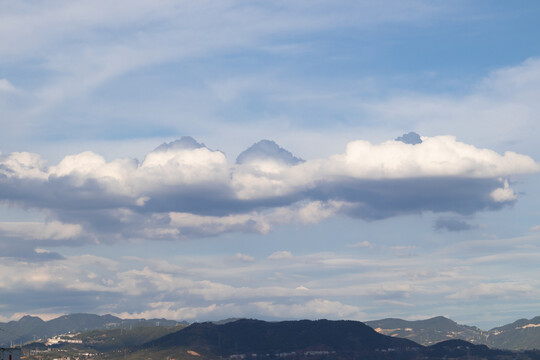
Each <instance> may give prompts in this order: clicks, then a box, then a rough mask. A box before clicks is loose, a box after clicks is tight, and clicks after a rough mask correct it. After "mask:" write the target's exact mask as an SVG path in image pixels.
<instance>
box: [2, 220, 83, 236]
mask: <svg viewBox="0 0 540 360" xmlns="http://www.w3.org/2000/svg"><path fill="white" fill-rule="evenodd" d="M81 234H82V226H80V225H78V224H62V223H61V222H58V221H53V222H47V223H37V222H0V236H4V237H14V238H22V239H23V240H48V239H51V240H65V239H73V238H76V237H79V236H80V235H81Z"/></svg>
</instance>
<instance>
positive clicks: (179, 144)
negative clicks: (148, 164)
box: [154, 136, 206, 152]
mask: <svg viewBox="0 0 540 360" xmlns="http://www.w3.org/2000/svg"><path fill="white" fill-rule="evenodd" d="M203 147H206V145H204V144H203V143H198V142H197V140H195V139H194V138H192V137H191V136H182V137H181V138H180V139H178V140H175V141H171V142H170V143H163V144H161V145H159V146H158V147H157V148H155V149H154V152H158V151H168V150H194V149H200V148H203Z"/></svg>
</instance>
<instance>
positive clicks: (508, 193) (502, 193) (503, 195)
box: [489, 180, 517, 202]
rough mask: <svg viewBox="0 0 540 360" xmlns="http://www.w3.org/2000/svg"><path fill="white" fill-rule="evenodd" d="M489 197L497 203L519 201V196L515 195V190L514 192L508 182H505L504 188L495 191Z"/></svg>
mask: <svg viewBox="0 0 540 360" xmlns="http://www.w3.org/2000/svg"><path fill="white" fill-rule="evenodd" d="M489 195H490V196H491V198H492V199H493V200H495V201H496V202H505V201H513V200H516V199H517V195H516V194H515V193H514V190H512V189H511V188H510V186H509V185H508V180H505V181H504V185H503V187H502V188H498V189H495V190H493V191H492V192H491V194H489Z"/></svg>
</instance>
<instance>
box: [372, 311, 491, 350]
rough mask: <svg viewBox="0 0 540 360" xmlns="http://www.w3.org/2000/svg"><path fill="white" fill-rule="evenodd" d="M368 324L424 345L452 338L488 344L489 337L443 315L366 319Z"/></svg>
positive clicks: (476, 329) (385, 333)
mask: <svg viewBox="0 0 540 360" xmlns="http://www.w3.org/2000/svg"><path fill="white" fill-rule="evenodd" d="M366 325H368V326H371V327H372V328H373V329H375V331H377V332H379V333H381V334H384V335H389V336H397V337H401V338H405V339H409V340H412V341H415V342H417V343H419V344H422V345H432V344H435V343H438V342H441V341H445V340H450V339H462V340H466V341H469V342H471V343H473V344H487V337H488V332H486V331H483V330H481V329H479V328H477V327H474V326H467V325H459V324H458V323H456V322H455V321H452V320H450V319H447V318H445V317H443V316H437V317H434V318H431V319H427V320H417V321H407V320H401V319H382V320H375V321H366Z"/></svg>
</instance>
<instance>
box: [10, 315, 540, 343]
mask: <svg viewBox="0 0 540 360" xmlns="http://www.w3.org/2000/svg"><path fill="white" fill-rule="evenodd" d="M238 320H239V319H229V320H225V321H219V322H215V323H213V325H228V324H229V323H237V321H238ZM240 320H242V319H240ZM355 323H359V322H355ZM156 325H159V326H169V327H172V326H176V325H188V323H187V322H185V321H184V322H177V321H174V320H166V319H148V320H147V319H121V318H118V317H116V316H112V315H94V314H71V315H63V316H60V317H58V318H56V319H52V320H49V321H43V320H42V319H40V318H39V317H35V316H28V315H27V316H24V317H22V318H21V319H20V320H18V321H10V322H6V323H0V346H9V345H10V344H12V343H14V344H21V343H25V342H28V341H32V340H36V339H45V338H47V337H52V336H55V335H59V334H65V333H69V332H71V333H75V332H83V331H89V330H95V329H114V328H129V327H140V326H156ZM362 325H363V324H362ZM365 325H367V326H369V327H371V328H372V329H374V330H375V331H376V332H378V333H379V334H382V335H388V336H390V337H394V338H402V339H407V340H411V341H414V342H415V343H418V344H420V345H423V346H430V345H433V344H436V343H439V342H442V341H445V340H453V339H461V340H465V341H467V342H470V343H472V344H477V345H487V346H489V347H490V348H497V349H509V350H530V349H540V316H539V317H535V318H533V319H530V320H528V319H520V320H517V321H515V322H513V323H511V324H507V325H504V326H500V327H496V328H493V329H491V330H487V331H486V330H482V329H479V328H477V327H475V326H468V325H461V324H458V323H456V322H454V321H452V320H450V319H448V318H445V317H442V316H438V317H434V318H431V319H426V320H417V321H407V320H402V319H392V318H390V319H382V320H374V321H367V322H365ZM197 326H199V325H197ZM201 326H202V325H201ZM204 326H207V327H208V326H209V325H204ZM190 331H193V330H190ZM163 341H165V340H163Z"/></svg>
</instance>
